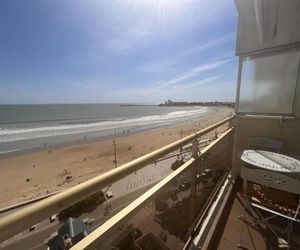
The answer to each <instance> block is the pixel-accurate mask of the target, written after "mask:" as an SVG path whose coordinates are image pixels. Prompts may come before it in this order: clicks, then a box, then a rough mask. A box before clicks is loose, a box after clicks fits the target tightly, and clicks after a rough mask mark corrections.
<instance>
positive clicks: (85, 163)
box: [0, 107, 233, 208]
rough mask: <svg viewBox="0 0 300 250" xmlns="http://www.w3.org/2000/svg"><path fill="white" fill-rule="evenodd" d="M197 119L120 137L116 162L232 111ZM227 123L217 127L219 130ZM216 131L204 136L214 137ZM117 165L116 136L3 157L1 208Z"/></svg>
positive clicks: (220, 109) (221, 109)
mask: <svg viewBox="0 0 300 250" xmlns="http://www.w3.org/2000/svg"><path fill="white" fill-rule="evenodd" d="M212 109H213V111H214V112H212V113H211V114H210V116H208V117H203V118H200V119H199V120H197V121H193V122H187V123H182V124H178V125H174V126H169V127H166V128H160V129H155V130H151V131H147V132H143V133H138V134H133V135H125V136H120V137H117V138H116V139H115V140H116V152H117V165H118V166H120V165H122V164H124V163H126V162H129V161H131V160H133V159H136V158H138V157H139V156H142V155H144V154H147V153H149V152H151V151H153V150H155V149H158V148H160V147H162V146H165V145H167V144H169V143H171V142H174V141H176V140H178V139H180V138H181V134H182V136H183V137H185V136H187V135H190V134H192V133H194V132H196V131H199V130H200V129H202V128H205V127H207V126H209V125H211V124H213V123H216V122H217V121H220V120H222V119H224V118H226V117H228V116H229V115H230V114H232V113H233V110H232V109H230V108H226V107H213V108H212ZM226 127H227V125H223V126H222V127H220V128H218V130H217V131H218V132H222V131H224V130H225V129H226ZM213 135H214V132H211V133H210V134H208V135H206V136H204V137H203V138H207V137H209V136H213ZM112 168H114V151H113V139H109V140H104V141H99V142H91V143H86V144H80V145H69V146H65V147H61V148H53V149H48V150H43V151H39V152H32V153H28V154H22V155H16V156H13V157H9V158H6V159H1V160H0V171H1V174H0V208H3V207H6V206H9V205H13V204H16V203H19V202H23V201H27V200H30V199H34V198H37V197H39V196H42V195H45V194H47V193H51V192H54V191H58V190H61V189H65V188H68V187H70V186H74V185H76V184H78V183H81V182H83V181H85V180H87V179H90V178H92V177H94V176H96V175H99V174H101V173H104V172H106V171H108V170H110V169H112Z"/></svg>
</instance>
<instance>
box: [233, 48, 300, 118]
mask: <svg viewBox="0 0 300 250" xmlns="http://www.w3.org/2000/svg"><path fill="white" fill-rule="evenodd" d="M293 51H297V52H300V46H295V47H292V48H286V49H282V48H281V47H279V48H274V49H265V50H261V51H255V52H250V53H245V54H241V55H240V56H239V66H238V77H237V90H236V105H235V113H236V114H238V115H257V116H276V117H278V116H287V117H295V99H296V93H297V92H298V88H299V85H300V84H299V81H300V59H299V61H298V71H297V75H296V85H295V90H294V95H293V104H292V111H291V113H285V112H276V113H275V112H272V113H268V112H255V111H254V112H243V111H239V107H240V97H241V96H240V95H241V80H242V68H243V61H244V60H245V58H247V57H253V58H255V57H257V58H258V57H267V56H271V55H278V54H286V53H290V52H293Z"/></svg>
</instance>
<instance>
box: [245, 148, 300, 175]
mask: <svg viewBox="0 0 300 250" xmlns="http://www.w3.org/2000/svg"><path fill="white" fill-rule="evenodd" d="M241 160H242V161H244V162H246V163H248V164H250V165H253V166H255V167H258V168H263V169H266V170H271V171H276V172H282V173H295V174H299V173H300V161H299V160H297V159H294V158H292V157H290V156H286V155H283V154H278V153H274V152H269V151H263V150H244V152H243V154H242V156H241Z"/></svg>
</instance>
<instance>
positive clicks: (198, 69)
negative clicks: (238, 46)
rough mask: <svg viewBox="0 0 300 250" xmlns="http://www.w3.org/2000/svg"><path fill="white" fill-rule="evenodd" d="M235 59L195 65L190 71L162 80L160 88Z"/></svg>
mask: <svg viewBox="0 0 300 250" xmlns="http://www.w3.org/2000/svg"><path fill="white" fill-rule="evenodd" d="M232 60H233V59H225V60H220V61H216V62H212V63H207V64H204V65H200V66H198V67H195V68H193V69H190V70H189V71H187V72H185V73H183V74H181V75H179V76H177V77H175V78H173V79H171V80H168V81H164V82H162V83H161V84H160V85H158V86H157V88H158V89H162V88H167V87H170V86H172V85H175V84H178V83H181V82H183V81H186V80H188V79H190V78H193V77H195V76H197V75H198V74H199V73H201V72H204V71H208V70H211V69H215V68H217V67H220V66H222V65H224V64H226V63H229V62H231V61H232Z"/></svg>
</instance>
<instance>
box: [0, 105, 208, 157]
mask: <svg viewBox="0 0 300 250" xmlns="http://www.w3.org/2000/svg"><path fill="white" fill-rule="evenodd" d="M209 112H210V109H209V108H207V107H195V106H193V107H159V106H131V105H128V106H127V105H125V106H123V105H120V104H57V105H56V104H51V105H48V104H45V105H0V156H2V157H3V156H4V155H8V154H11V153H12V152H14V153H16V152H19V151H24V150H33V149H41V148H47V147H51V146H58V145H65V144H72V143H81V142H83V141H88V140H99V139H105V138H109V137H112V138H113V137H116V136H121V135H127V134H131V133H136V132H139V131H145V130H149V129H153V128H158V127H164V126H167V125H172V124H176V123H179V122H186V121H191V120H194V119H197V118H199V117H201V116H204V115H207V114H208V113H209Z"/></svg>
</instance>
